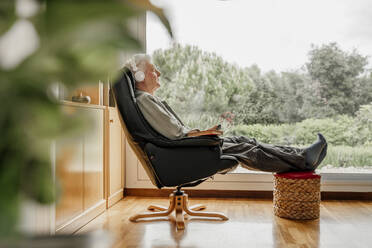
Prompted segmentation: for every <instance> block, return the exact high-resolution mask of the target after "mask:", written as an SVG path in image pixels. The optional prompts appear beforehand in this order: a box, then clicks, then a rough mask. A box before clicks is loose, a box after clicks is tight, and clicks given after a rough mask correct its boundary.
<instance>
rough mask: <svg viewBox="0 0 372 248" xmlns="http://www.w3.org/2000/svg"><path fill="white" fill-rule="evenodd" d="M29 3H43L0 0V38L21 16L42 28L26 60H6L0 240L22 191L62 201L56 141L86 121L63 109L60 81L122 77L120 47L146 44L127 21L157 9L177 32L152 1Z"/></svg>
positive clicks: (0, 62)
mask: <svg viewBox="0 0 372 248" xmlns="http://www.w3.org/2000/svg"><path fill="white" fill-rule="evenodd" d="M30 1H31V2H32V3H33V4H34V5H35V6H37V11H35V13H33V14H32V15H31V16H25V15H22V14H20V13H21V12H20V11H19V8H17V7H19V6H17V4H22V2H23V1H15V0H1V1H0V38H1V37H2V36H3V37H4V36H6V35H8V34H9V33H10V32H11V31H12V29H14V26H15V25H16V24H17V23H19V22H23V23H24V22H27V23H28V24H30V25H31V26H32V27H33V28H34V29H35V31H36V33H37V41H36V42H37V46H36V48H35V49H34V50H33V51H32V52H31V53H30V54H29V55H27V56H25V58H23V59H22V60H21V61H20V62H19V63H13V64H4V58H0V99H1V101H2V102H1V106H0V134H1V139H0V238H1V237H5V236H8V237H9V235H13V234H15V233H16V225H17V219H18V213H19V208H18V207H19V203H20V199H21V198H22V197H23V196H26V197H29V198H31V199H33V200H36V201H38V202H40V203H45V204H46V203H51V202H53V201H54V200H55V198H56V194H55V190H54V189H55V186H54V182H53V177H52V171H51V161H50V152H49V151H50V142H51V141H52V140H53V139H56V138H58V137H59V136H61V135H67V134H68V133H71V132H72V131H74V130H76V129H77V128H79V127H81V125H82V124H83V123H82V118H79V116H71V115H69V116H67V115H66V114H65V113H63V112H62V111H61V105H60V104H59V102H58V100H57V99H56V98H55V97H53V94H51V88H52V87H53V85H54V84H55V83H56V82H59V83H60V82H62V83H63V84H64V85H65V86H66V87H67V88H74V87H76V86H77V85H78V84H83V83H89V82H98V81H99V80H100V79H105V78H107V76H108V75H109V74H110V75H111V76H112V78H115V76H116V73H118V69H119V65H118V61H119V59H118V55H119V53H122V52H128V51H138V50H141V49H142V48H141V44H140V42H139V41H138V40H137V39H136V38H135V37H134V36H132V34H131V32H130V31H129V30H130V28H129V27H128V24H129V23H130V22H131V20H132V19H133V18H135V17H137V16H139V15H142V14H144V12H145V11H151V12H153V13H155V14H156V15H157V16H158V17H159V18H160V20H161V21H162V23H163V25H164V26H165V27H166V28H167V30H168V32H169V34H170V35H171V36H172V32H171V28H170V24H169V22H168V20H167V18H166V16H165V15H164V12H163V10H162V9H161V8H158V7H156V6H154V5H153V4H151V3H150V1H149V0H106V1H101V0H89V1H88V0H30ZM30 1H29V2H30ZM28 42H30V41H29V40H19V41H18V42H17V43H18V44H19V45H20V46H22V45H24V44H27V43H28ZM16 50H18V49H15V50H14V51H12V52H16Z"/></svg>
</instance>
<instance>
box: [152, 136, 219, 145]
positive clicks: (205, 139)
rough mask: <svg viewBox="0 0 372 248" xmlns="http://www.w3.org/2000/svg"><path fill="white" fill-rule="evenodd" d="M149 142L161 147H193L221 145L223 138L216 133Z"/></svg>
mask: <svg viewBox="0 0 372 248" xmlns="http://www.w3.org/2000/svg"><path fill="white" fill-rule="evenodd" d="M149 142H151V143H153V144H154V145H157V146H160V147H193V146H221V145H222V143H223V140H222V139H221V138H219V137H218V136H216V135H205V136H198V137H185V138H182V139H176V140H169V139H162V138H160V139H153V140H149Z"/></svg>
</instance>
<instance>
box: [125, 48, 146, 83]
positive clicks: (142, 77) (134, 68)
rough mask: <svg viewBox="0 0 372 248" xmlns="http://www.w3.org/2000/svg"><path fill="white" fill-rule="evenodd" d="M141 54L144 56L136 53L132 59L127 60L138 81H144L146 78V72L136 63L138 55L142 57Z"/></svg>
mask: <svg viewBox="0 0 372 248" xmlns="http://www.w3.org/2000/svg"><path fill="white" fill-rule="evenodd" d="M140 56H143V55H141V54H140V55H135V56H134V57H133V58H132V59H130V60H129V61H128V62H127V65H128V66H129V67H130V68H131V70H132V72H133V73H134V79H135V80H136V82H142V81H143V80H145V73H144V72H143V71H141V70H140V69H139V68H138V67H137V63H136V60H137V57H140Z"/></svg>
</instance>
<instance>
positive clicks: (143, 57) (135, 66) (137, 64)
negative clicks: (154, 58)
mask: <svg viewBox="0 0 372 248" xmlns="http://www.w3.org/2000/svg"><path fill="white" fill-rule="evenodd" d="M147 63H152V62H151V56H150V55H148V54H145V53H139V54H135V55H133V57H132V58H130V59H129V60H128V61H127V63H126V64H125V66H126V67H129V69H130V70H131V71H132V72H136V71H143V72H145V70H146V65H147Z"/></svg>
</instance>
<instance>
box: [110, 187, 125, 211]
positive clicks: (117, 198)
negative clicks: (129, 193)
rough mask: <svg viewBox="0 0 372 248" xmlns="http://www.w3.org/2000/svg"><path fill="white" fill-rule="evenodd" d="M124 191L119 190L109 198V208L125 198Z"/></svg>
mask: <svg viewBox="0 0 372 248" xmlns="http://www.w3.org/2000/svg"><path fill="white" fill-rule="evenodd" d="M123 197H124V192H123V189H120V190H118V191H117V192H115V193H114V194H113V195H111V196H110V197H109V198H108V200H107V208H110V207H111V206H112V205H114V204H115V203H117V202H118V201H120V200H121V199H123Z"/></svg>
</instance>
